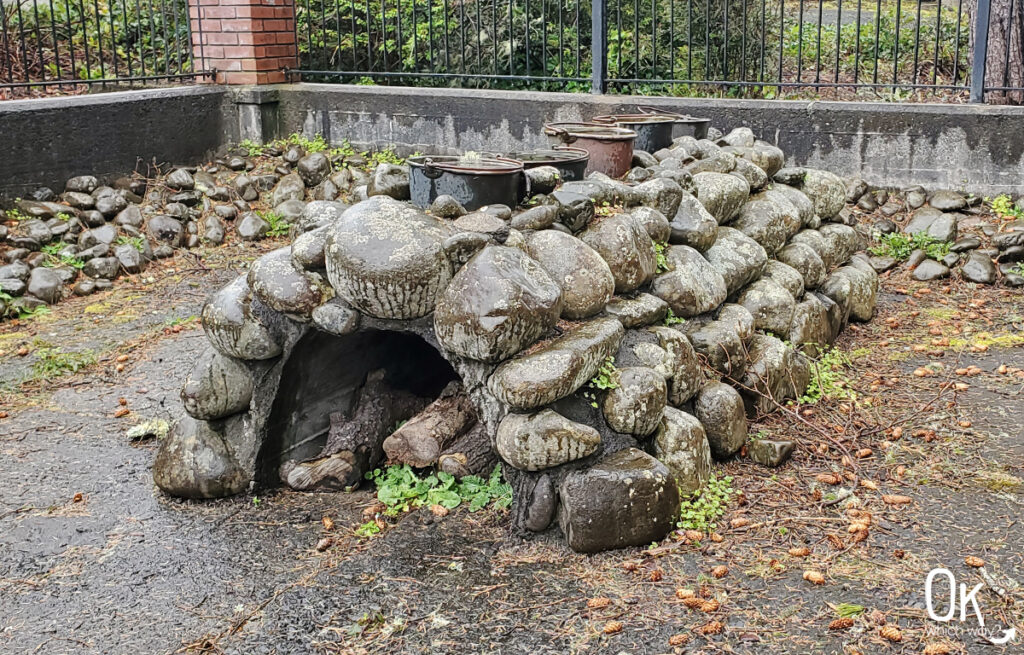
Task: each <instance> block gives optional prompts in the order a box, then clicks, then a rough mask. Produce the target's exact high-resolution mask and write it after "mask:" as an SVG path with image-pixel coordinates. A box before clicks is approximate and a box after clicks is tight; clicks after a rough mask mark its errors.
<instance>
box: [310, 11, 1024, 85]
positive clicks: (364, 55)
mask: <svg viewBox="0 0 1024 655" xmlns="http://www.w3.org/2000/svg"><path fill="white" fill-rule="evenodd" d="M297 13H298V15H297V29H298V33H299V47H300V60H301V70H300V71H299V72H300V73H301V74H302V76H303V78H304V79H311V80H324V81H330V80H339V81H347V82H352V81H355V82H357V83H377V84H379V83H385V84H388V83H400V84H418V85H435V86H477V87H486V88H534V89H544V90H554V89H557V90H567V91H584V90H591V91H594V92H596V93H604V92H607V91H611V92H628V93H639V94H668V95H680V96H692V95H731V96H746V97H764V98H774V97H828V98H838V99H843V98H851V99H854V98H856V99H863V98H864V97H865V96H868V97H872V98H878V99H882V100H911V99H927V100H936V99H938V100H949V101H966V100H971V101H975V102H980V101H982V99H986V100H989V101H996V102H1000V101H1002V102H1006V101H1010V102H1020V101H1021V99H1022V95H1024V64H1022V63H1021V62H1022V60H1024V56H1022V55H1024V52H1022V31H1024V0H928V1H925V0H805V1H800V0H298V7H297ZM986 71H987V72H986Z"/></svg>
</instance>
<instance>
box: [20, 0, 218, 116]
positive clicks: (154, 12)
mask: <svg viewBox="0 0 1024 655" xmlns="http://www.w3.org/2000/svg"><path fill="white" fill-rule="evenodd" d="M197 75H198V74H197V73H196V71H195V66H194V63H193V59H192V41H191V35H190V33H189V19H188V7H187V3H186V0H0V99H3V98H10V97H25V96H31V95H35V94H42V93H53V92H54V91H59V92H76V91H80V90H82V89H85V88H87V87H89V86H93V85H101V86H104V87H112V88H113V87H122V86H127V85H137V84H140V83H155V82H159V81H166V80H183V79H192V78H195V77H196V76H197Z"/></svg>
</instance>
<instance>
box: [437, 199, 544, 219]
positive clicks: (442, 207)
mask: <svg viewBox="0 0 1024 655" xmlns="http://www.w3.org/2000/svg"><path fill="white" fill-rule="evenodd" d="M538 209H539V208H538ZM430 213H431V214H433V215H434V216H437V217H438V218H449V219H455V218H458V217H460V216H465V215H466V213H467V212H466V208H465V207H463V206H462V203H460V202H459V201H458V200H456V199H455V198H453V197H452V196H449V195H440V196H438V197H437V198H435V199H434V202H432V203H430Z"/></svg>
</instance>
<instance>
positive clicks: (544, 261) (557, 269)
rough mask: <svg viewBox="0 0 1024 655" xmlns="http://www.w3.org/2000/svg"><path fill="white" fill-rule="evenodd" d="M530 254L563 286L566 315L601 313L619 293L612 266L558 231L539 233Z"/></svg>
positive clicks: (577, 316) (533, 238)
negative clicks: (616, 292)
mask: <svg viewBox="0 0 1024 655" xmlns="http://www.w3.org/2000/svg"><path fill="white" fill-rule="evenodd" d="M527 249H528V250H529V252H530V256H531V257H533V258H534V259H535V260H537V263H539V264H540V265H541V267H542V268H543V269H544V270H545V271H547V273H548V275H550V276H551V278H552V279H553V280H554V281H555V282H557V283H558V284H559V285H560V286H561V287H562V316H563V317H564V318H568V319H580V318H586V317H588V316H593V315H594V314H596V313H598V312H599V311H601V310H602V309H604V306H605V305H607V304H608V301H609V300H611V299H612V295H613V294H614V293H615V278H614V277H612V272H611V269H609V268H608V264H606V263H605V261H604V260H603V259H602V258H601V256H600V255H599V254H597V252H595V251H594V249H593V248H591V247H590V246H588V245H587V244H585V243H583V242H582V241H580V240H579V239H577V238H576V237H573V236H570V235H568V234H565V233H564V232H559V231H557V230H541V231H539V232H535V233H534V234H533V235H532V236H531V237H530V238H529V239H528V240H527Z"/></svg>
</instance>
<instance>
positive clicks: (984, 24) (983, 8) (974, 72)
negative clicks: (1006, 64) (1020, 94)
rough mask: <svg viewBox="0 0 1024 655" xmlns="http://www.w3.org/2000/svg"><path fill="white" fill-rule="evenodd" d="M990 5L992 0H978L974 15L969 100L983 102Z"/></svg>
mask: <svg viewBox="0 0 1024 655" xmlns="http://www.w3.org/2000/svg"><path fill="white" fill-rule="evenodd" d="M991 5H992V0H978V10H977V12H976V13H975V15H974V62H973V64H972V65H971V102H985V60H986V58H987V57H988V23H989V14H990V9H991ZM1007 43H1009V41H1007ZM1007 47H1009V45H1007Z"/></svg>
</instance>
